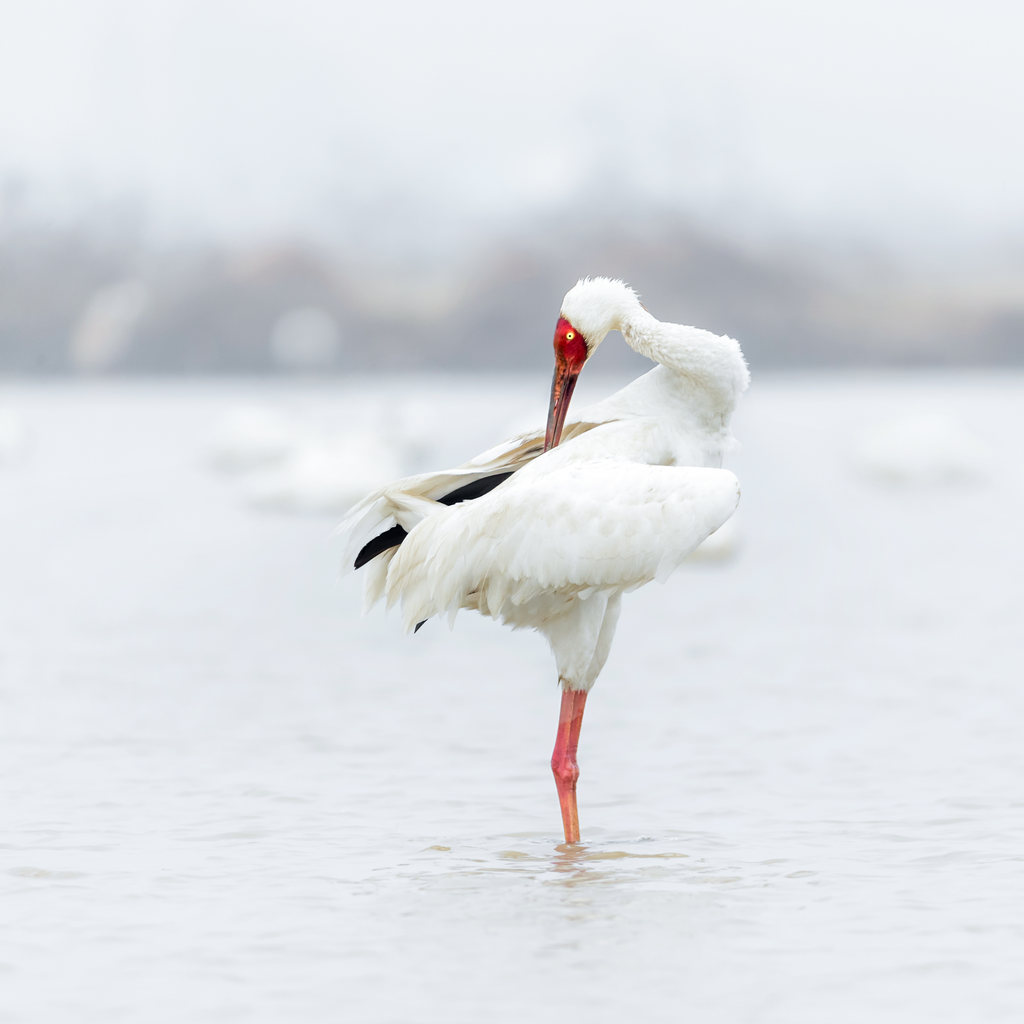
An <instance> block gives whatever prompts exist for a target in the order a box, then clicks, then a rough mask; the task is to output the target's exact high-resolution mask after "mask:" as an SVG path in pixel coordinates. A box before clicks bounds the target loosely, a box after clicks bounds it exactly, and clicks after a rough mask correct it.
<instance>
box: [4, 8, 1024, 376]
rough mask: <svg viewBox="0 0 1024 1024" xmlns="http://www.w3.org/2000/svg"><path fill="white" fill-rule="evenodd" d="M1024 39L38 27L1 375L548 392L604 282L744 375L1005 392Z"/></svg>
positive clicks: (405, 20)
mask: <svg viewBox="0 0 1024 1024" xmlns="http://www.w3.org/2000/svg"><path fill="white" fill-rule="evenodd" d="M1022 29H1024V14H1022V13H1021V10H1020V8H1019V6H1016V5H1011V4H1010V3H1000V2H983V3H980V4H974V5H971V6H970V7H965V6H964V5H960V4H952V3H949V4H946V3H928V4H925V3H917V2H903V3H899V2H898V3H890V2H884V3H883V2H881V0H867V2H858V3H856V4H854V3H840V4H831V5H828V6H827V7H821V6H820V5H816V4H812V3H810V2H792V0H791V2H785V3H779V4H773V5H770V7H768V6H765V5H759V4H756V3H753V2H750V0H740V2H732V3H722V4H717V5H697V4H673V5H670V4H665V3H658V2H649V0H640V2H637V3H633V4H631V5H629V7H628V8H623V7H622V6H621V5H617V4H607V3H588V4H586V5H583V4H579V3H571V2H570V3H567V2H558V0H556V2H547V0H546V2H544V3H540V2H536V0H527V2H525V3H520V4H517V5H516V6H515V7H514V8H511V7H506V6H497V7H490V8H483V7H479V6H477V5H470V4H462V3H442V4H434V5H417V4H410V3H393V4H385V5H358V6H357V5H351V4H342V5H335V4H329V3H324V2H319V0H300V2H297V3H289V4H287V5H285V4H280V3H242V2H236V0H216V2H203V3H199V2H194V0H180V2H176V3H173V4H172V3H167V2H148V3H140V2H131V3H129V2H127V0H92V2H88V3H75V2H72V0H55V2H48V3H39V4H34V5H19V6H17V7H16V8H15V9H13V10H9V11H8V12H7V14H6V17H5V30H4V32H3V34H2V35H0V372H8V373H16V374H63V373H81V372H88V373H147V374H149V373H165V372H166V373H188V374H195V373H222V372H246V373H251V372H257V373H272V372H279V371H301V372H322V371H327V372H331V371H340V372H344V371H350V370H351V371H366V370H371V369H378V368H387V369H392V370H394V369H399V370H400V369H423V368H513V367H514V368H529V369H534V368H536V369H543V370H544V371H545V372H546V370H547V367H548V362H549V359H550V352H549V349H548V343H549V338H550V333H551V328H552V325H553V323H554V320H555V317H556V313H557V310H558V305H559V302H560V299H561V296H562V294H563V293H564V292H565V290H566V289H567V288H568V287H569V286H570V285H571V284H572V283H573V282H574V281H575V280H576V279H577V278H578V277H580V276H582V275H586V274H608V275H613V276H620V277H622V278H624V279H625V280H627V281H628V282H630V283H631V284H633V285H634V286H635V287H636V288H637V289H638V290H639V291H640V293H641V295H642V297H643V299H644V301H645V303H646V304H647V305H648V307H649V308H650V309H651V310H652V312H654V313H655V314H656V315H657V316H659V317H660V318H662V319H666V320H674V321H681V322H687V323H694V324H697V325H700V326H703V327H707V328H709V329H711V330H713V331H716V332H720V333H728V334H731V335H734V336H735V337H738V338H739V339H740V340H741V341H742V343H743V346H744V350H745V351H746V353H747V355H748V358H749V359H750V361H751V363H752V364H753V365H754V367H755V368H758V367H773V366H779V367H804V366H811V367H814V366H857V365H865V366H886V365H911V366H927V365H949V364H953V365H971V364H989V365H991V364H996V365H1000V364H1001V365H1005V364H1020V363H1021V362H1022V361H1024V346H1022V345H1021V343H1020V338H1021V333H1022V326H1024V240H1022V239H1024V234H1022V228H1024V140H1022V137H1021V133H1020V131H1019V123H1020V111H1021V101H1022V98H1024V72H1022V69H1021V63H1020V59H1019V40H1020V38H1021V33H1022ZM629 358H630V354H629V353H628V352H626V351H625V349H624V347H622V346H609V347H607V348H606V349H605V350H603V351H602V354H601V359H602V362H603V364H604V365H605V366H606V367H611V366H614V365H615V363H616V360H618V361H619V362H624V361H626V360H627V359H629Z"/></svg>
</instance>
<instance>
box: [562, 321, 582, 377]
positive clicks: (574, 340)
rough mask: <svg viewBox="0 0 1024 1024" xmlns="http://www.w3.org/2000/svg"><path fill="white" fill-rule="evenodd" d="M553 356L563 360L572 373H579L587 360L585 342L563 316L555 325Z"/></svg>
mask: <svg viewBox="0 0 1024 1024" xmlns="http://www.w3.org/2000/svg"><path fill="white" fill-rule="evenodd" d="M555 358H556V359H557V360H559V361H560V362H565V363H566V365H567V367H568V369H569V370H570V371H571V372H573V373H579V371H580V369H581V368H582V366H583V364H584V363H585V362H586V361H587V343H586V342H585V341H584V340H583V335H582V334H580V332H579V331H577V330H576V328H575V327H573V325H572V324H571V323H569V321H568V320H566V319H565V317H562V318H561V319H560V320H559V321H558V323H557V324H556V325H555Z"/></svg>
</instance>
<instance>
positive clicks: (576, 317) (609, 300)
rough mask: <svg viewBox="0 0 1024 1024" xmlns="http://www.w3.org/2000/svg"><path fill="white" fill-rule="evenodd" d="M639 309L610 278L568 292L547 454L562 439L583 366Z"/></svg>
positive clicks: (558, 336) (628, 291)
mask: <svg viewBox="0 0 1024 1024" xmlns="http://www.w3.org/2000/svg"><path fill="white" fill-rule="evenodd" d="M636 306H639V300H638V299H637V297H636V292H634V291H633V289H632V288H630V287H629V285H626V284H623V283H622V282H621V281H614V280H612V279H611V278H608V277H592V278H591V277H588V278H585V279H584V280H582V281H578V282H577V283H576V284H575V285H573V287H572V288H570V289H569V291H568V292H566V295H565V298H564V299H563V300H562V309H561V311H560V312H559V314H558V323H557V324H556V325H555V376H554V379H553V380H552V382H551V404H550V406H549V407H548V426H547V432H546V434H545V436H544V450H545V451H547V450H548V449H549V448H554V447H555V445H557V444H558V442H559V440H560V439H561V437H562V427H563V426H564V424H565V415H566V413H567V412H568V411H569V399H570V398H572V393H573V389H574V388H575V387H576V379H577V378H578V377H579V375H580V371H581V370H582V369H583V366H584V364H585V363H586V361H587V360H588V359H589V358H590V357H591V356H592V355H593V354H594V353H595V352H596V351H597V346H598V345H600V344H601V342H602V341H604V339H605V337H606V336H607V335H608V332H609V331H612V330H621V328H622V322H623V319H624V318H625V317H626V316H627V315H628V312H629V311H630V309H631V308H633V307H636Z"/></svg>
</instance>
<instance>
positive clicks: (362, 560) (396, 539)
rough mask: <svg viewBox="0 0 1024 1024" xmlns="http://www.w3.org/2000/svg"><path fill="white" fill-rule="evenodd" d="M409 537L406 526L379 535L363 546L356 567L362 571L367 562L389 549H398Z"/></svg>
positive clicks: (395, 527)
mask: <svg viewBox="0 0 1024 1024" xmlns="http://www.w3.org/2000/svg"><path fill="white" fill-rule="evenodd" d="M407 536H408V531H407V530H406V528H405V527H404V526H392V527H391V529H390V530H385V531H384V532H383V533H381V534H378V535H377V536H376V537H374V538H373V540H371V541H368V542H367V543H366V544H364V545H363V547H362V550H361V551H360V552H359V554H358V555H356V560H355V565H354V567H355V568H356V569H362V567H363V566H364V565H366V563H367V562H369V561H371V560H372V559H374V558H376V557H377V556H378V555H379V554H382V553H383V552H385V551H387V550H388V548H394V547H398V545H399V544H401V543H402V541H403V540H405V538H406V537H407Z"/></svg>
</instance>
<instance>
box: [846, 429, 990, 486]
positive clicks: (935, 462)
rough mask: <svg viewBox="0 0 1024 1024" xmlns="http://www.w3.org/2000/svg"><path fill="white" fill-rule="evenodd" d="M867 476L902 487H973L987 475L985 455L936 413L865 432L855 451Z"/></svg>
mask: <svg viewBox="0 0 1024 1024" xmlns="http://www.w3.org/2000/svg"><path fill="white" fill-rule="evenodd" d="M855 459H856V462H857V466H858V467H859V468H860V470H861V471H862V472H863V473H864V474H865V475H867V476H869V477H871V478H873V479H875V480H879V481H882V482H884V483H891V484H901V485H904V486H934V485H955V484H964V483H975V482H978V481H980V480H983V479H985V478H986V477H987V476H988V473H989V465H990V453H989V451H988V449H987V448H986V447H985V445H984V444H983V443H982V442H981V441H980V440H978V438H977V437H975V436H974V434H972V433H971V431H970V430H968V429H967V428H966V427H965V426H964V425H963V424H962V423H960V422H959V421H958V420H956V419H955V418H954V417H952V416H948V415H945V414H942V413H918V414H908V415H905V416H901V417H899V418H896V419H892V420H888V421H886V422H884V423H879V424H877V425H876V426H874V427H873V428H871V430H869V431H867V432H866V433H865V434H864V435H863V437H862V438H861V440H860V443H859V444H858V445H857V448H856V450H855Z"/></svg>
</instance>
